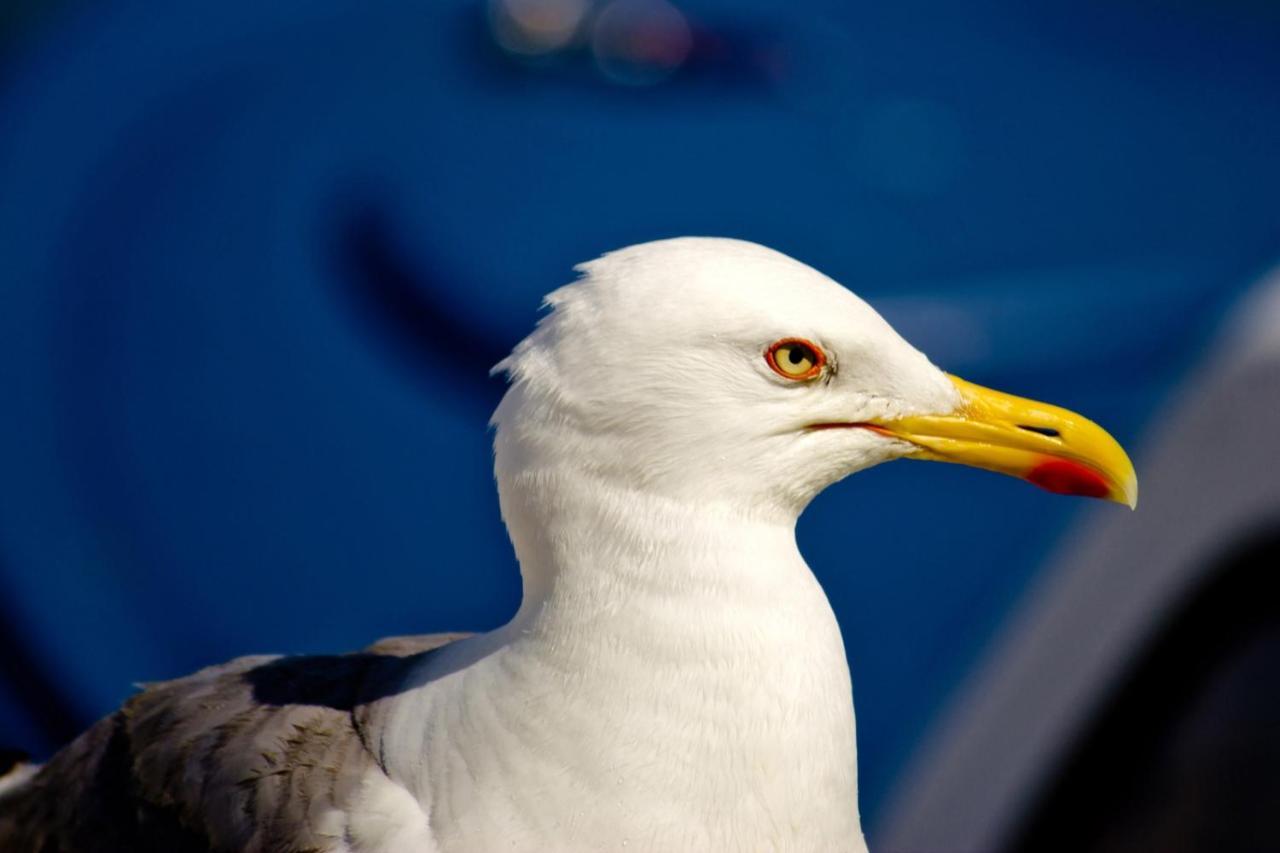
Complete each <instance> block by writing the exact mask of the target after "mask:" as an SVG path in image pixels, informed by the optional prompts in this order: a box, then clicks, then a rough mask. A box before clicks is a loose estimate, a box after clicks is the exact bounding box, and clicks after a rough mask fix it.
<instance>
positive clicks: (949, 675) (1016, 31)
mask: <svg viewBox="0 0 1280 853" xmlns="http://www.w3.org/2000/svg"><path fill="white" fill-rule="evenodd" d="M672 2H674V3H676V5H671V3H672ZM0 16H3V17H0V621H2V626H0V649H2V652H0V654H2V659H3V663H2V664H0V741H3V742H4V743H6V744H10V745H18V746H24V747H26V748H27V749H29V750H30V751H32V752H34V753H36V754H47V753H48V752H50V751H51V750H53V749H54V748H56V747H57V746H58V745H60V744H61V743H63V742H65V741H66V740H67V739H69V738H70V737H71V736H72V735H73V734H74V733H75V732H76V731H77V730H78V729H79V728H80V727H82V726H83V725H85V724H86V723H87V722H88V721H90V720H92V719H94V718H95V717H97V716H99V715H102V714H104V713H105V712H107V711H108V710H110V709H111V708H113V707H114V706H115V705H116V704H118V703H119V702H120V701H121V700H122V699H124V698H125V697H126V696H127V695H128V694H129V692H130V690H131V684H132V683H133V682H136V681H145V680H155V679H161V678H165V677H170V676H175V675H178V674H181V673H183V672H186V671H189V670H191V669H193V668H196V667H199V666H202V665H205V664H208V663H210V662H214V661H219V660H223V659H225V658H228V657H231V656H233V655H238V654H243V653H247V652H260V651H275V652H309V651H321V650H342V649H350V648H356V647H358V646H360V645H362V644H365V643H367V642H369V641H371V640H373V639H374V638H377V637H379V636H384V635H390V634H396V633H421V632H429V631H436V630H447V629H448V630H463V629H486V628H490V627H494V626H496V625H498V624H500V623H502V622H503V621H505V620H506V619H507V618H508V617H509V616H510V615H511V614H512V613H513V611H514V609H515V607H516V604H517V601H518V596H519V580H518V574H517V570H516V567H515V564H514V559H513V557H512V553H511V549H510V547H509V545H508V543H507V539H506V535H505V532H504V530H503V528H502V525H501V521H500V519H499V516H498V510H497V503H496V498H495V495H494V490H493V487H492V479H491V473H490V448H489V443H490V435H489V433H488V431H487V427H486V420H487V417H488V414H489V412H490V411H491V409H492V407H493V405H494V404H495V403H496V401H497V399H498V397H499V396H500V395H501V392H502V387H501V383H500V381H499V380H496V379H490V378H489V377H488V376H487V370H488V368H489V367H490V366H491V365H492V364H493V363H494V362H495V361H497V360H498V359H499V358H500V357H501V356H502V355H503V354H504V353H505V351H506V350H507V349H508V348H510V347H511V346H512V345H513V344H514V343H515V342H516V341H517V340H519V339H520V338H521V337H522V336H523V335H524V334H525V333H526V332H527V331H528V330H529V329H530V328H531V326H532V324H533V323H534V322H535V320H536V318H537V316H538V313H537V309H538V305H539V301H540V298H541V296H542V295H543V294H544V293H546V292H547V291H549V290H551V289H552V288H554V287H556V286H558V285H559V284H562V283H564V282H565V281H567V280H569V278H570V277H571V271H570V270H571V267H572V265H573V264H574V263H577V262H579V261H582V260H586V259H589V258H591V257H593V256H595V255H598V254H600V253H601V252H603V251H607V250H609V249H612V248H616V247H620V246H622V245H626V244H629V243H634V242H640V241H644V240H650V239H655V238H661V237H669V236H675V235H681V234H706V235H723V236H733V237H740V238H745V239H749V240H754V241H757V242H761V243H764V244H767V245H770V246H773V247H775V248H777V249H780V250H782V251H784V252H787V253H788V254H791V255H793V256H795V257H797V258H799V259H801V260H804V261H806V262H807V263H809V264H811V265H813V266H815V267H817V268H819V269H821V270H823V271H824V272H826V273H828V274H829V275H831V276H833V277H834V278H836V279H837V280H839V281H842V282H843V283H845V284H847V285H848V286H850V287H851V288H852V289H854V290H855V291H857V292H859V293H860V294H861V295H863V296H864V297H866V298H868V299H869V300H870V301H871V302H872V303H873V304H875V305H876V306H877V307H879V308H880V309H881V310H882V311H883V312H884V313H885V315H886V316H887V317H888V319H889V320H890V321H891V322H893V323H894V324H895V325H896V326H898V328H899V329H900V330H901V331H902V332H903V333H904V335H905V336H906V337H907V338H908V339H910V340H912V341H913V342H914V343H916V344H917V345H918V346H920V347H921V348H922V349H924V350H925V351H926V352H927V353H928V354H929V355H930V356H931V357H932V358H933V359H934V361H935V362H936V363H938V364H939V365H941V366H943V367H944V368H946V369H948V370H951V371H954V372H956V373H958V374H960V375H963V376H965V377H966V378H969V379H973V380H975V381H979V382H982V383H984V384H988V385H994V386H996V387H1000V388H1003V389H1006V390H1009V391H1013V392H1016V393H1023V394H1028V395H1033V396H1036V397H1039V398H1042V399H1048V400H1052V401H1054V402H1057V403H1060V404H1062V405H1065V406H1068V407H1070V408H1073V409H1076V410H1080V411H1083V412H1085V413H1087V414H1088V415H1090V416H1091V417H1093V418H1094V419H1096V420H1098V421H1099V422H1101V423H1103V424H1104V425H1106V426H1107V427H1108V428H1110V429H1111V430H1112V432H1113V433H1114V434H1115V435H1116V436H1117V438H1119V439H1120V440H1121V442H1122V443H1124V444H1125V445H1126V446H1137V447H1141V446H1142V441H1143V436H1144V435H1146V434H1147V430H1148V429H1149V427H1150V426H1151V423H1152V419H1153V418H1154V417H1155V416H1156V414H1157V413H1158V412H1159V411H1160V410H1161V406H1162V405H1163V404H1164V402H1165V401H1166V399H1167V398H1168V397H1169V396H1170V394H1171V392H1172V391H1173V390H1174V389H1176V388H1177V387H1178V386H1179V383H1180V382H1181V381H1182V380H1183V378H1184V377H1186V376H1187V375H1189V373H1190V372H1191V371H1194V370H1195V368H1196V365H1197V364H1198V363H1199V362H1200V361H1201V360H1202V359H1203V357H1204V354H1205V352H1206V347H1207V345H1208V343H1209V342H1210V341H1212V340H1213V339H1214V338H1215V336H1216V335H1217V334H1218V329H1219V324H1220V321H1221V319H1222V318H1223V317H1224V316H1225V315H1226V312H1228V311H1229V310H1230V308H1231V306H1232V305H1233V304H1234V302H1235V301H1236V300H1237V298H1238V297H1239V296H1240V295H1241V294H1242V293H1244V291H1245V289H1246V288H1247V286H1248V285H1249V284H1250V283H1251V282H1253V281H1254V280H1255V279H1256V278H1257V277H1258V276H1259V275H1260V274H1261V273H1262V272H1263V271H1264V270H1265V269H1266V268H1267V267H1268V266H1269V265H1270V264H1272V263H1273V262H1274V261H1275V260H1276V259H1277V255H1280V220H1278V217H1277V209H1278V208H1277V200H1278V199H1280V157H1278V156H1277V150H1278V149H1277V145H1278V143H1280V97H1278V93H1280V6H1277V5H1275V4H1272V3H1266V2H1245V0H1202V2H1183V3H1176V4H1152V3H1145V2H1136V0H1108V2H1101V0H1083V2H1081V0H1077V2H1071V3H1067V2H1056V0H1052V1H1051V2H1042V3H1036V4H1027V3H1016V2H1002V0H984V2H976V3H967V4H951V3H943V2H936V0H935V2H930V0H919V2H904V3H896V4H871V3H848V2H830V3H805V4H780V3H774V4H768V3H759V2H744V0H735V2H715V0H671V2H667V0H599V2H596V0H495V2H493V3H490V4H488V5H485V4H483V3H476V2H460V1H459V2H444V0H435V2H386V0H369V2H364V3H359V4H352V3H347V2H338V0H308V2H305V3H303V2H283V0H282V2H275V3H268V4H264V3H259V2H252V3H251V2H244V0H223V2H221V3H218V4H215V5H209V4H192V3H181V2H173V3H154V2H134V0H109V2H108V0H98V2H92V3H91V2H78V0H46V2H38V0H20V1H19V0H8V2H7V3H6V4H5V7H4V9H2V10H0ZM1099 511H1111V512H1120V511H1121V510H1118V509H1113V508H1111V507H1098V506H1094V505H1087V504H1086V503H1084V502H1080V501H1071V500H1065V499H1062V498H1058V497H1055V496H1052V495H1048V494H1042V493H1040V492H1038V491H1036V490H1032V489H1029V488H1027V487H1026V486H1025V485H1023V484H1020V483H1016V482H1014V481H1012V480H1006V479H1003V478H998V477H995V476H988V475H984V474H979V473H976V472H972V471H964V470H953V469H952V468H951V466H923V465H909V464H897V465H891V466H883V467H881V468H878V469H876V470H873V471H871V472H868V473H866V474H864V475H859V476H857V477H854V478H851V479H850V480H849V481H847V482H845V483H842V484H840V485H839V486H837V487H835V488H833V489H831V490H830V491H829V492H828V493H827V494H825V495H823V496H822V497H821V498H819V500H818V501H817V502H816V503H815V504H814V505H813V507H812V508H811V510H810V511H809V512H808V513H807V514H806V515H805V517H804V518H803V519H802V521H801V524H800V538H801V545H802V548H803V550H804V551H805V553H806V555H807V556H808V558H809V560H810V563H811V564H812V566H813V567H814V569H815V571H816V572H817V574H818V575H819V578H820V579H821V581H822V583H823V585H824V587H825V588H826V590H827V592H828V594H829V595H830V597H831V600H832V602H833V604H834V606H835V608H836V611H837V614H838V615H839V617H840V621H841V624H842V626H843V628H844V632H845V639H846V643H847V646H848V652H849V657H850V662H851V666H852V671H853V676H854V684H855V691H856V699H857V708H858V726H859V743H860V752H861V754H860V765H861V766H860V779H861V783H862V795H861V796H862V804H861V805H862V810H863V815H864V820H865V821H866V822H867V823H868V824H869V825H870V826H871V827H872V829H873V831H874V828H875V827H876V826H877V822H878V820H879V819H880V818H881V817H882V816H883V814H884V809H885V807H886V801H887V798H888V797H889V795H890V792H891V791H892V790H893V789H894V785H895V784H897V783H898V782H899V781H900V777H901V773H902V772H903V768H904V766H905V765H906V763H907V761H908V760H909V758H910V757H911V755H912V753H913V750H914V749H915V747H916V745H917V744H918V743H920V741H921V738H922V737H924V736H925V734H926V733H927V732H928V731H929V729H930V727H931V725H933V724H934V723H935V721H936V720H937V718H938V715H939V714H940V713H941V712H942V709H943V708H945V707H946V705H947V703H948V701H949V700H950V698H951V697H953V696H954V695H955V693H956V691H957V690H958V689H959V688H960V686H961V685H962V684H963V683H964V681H965V679H966V677H967V675H968V674H969V673H970V672H971V671H972V669H973V667H974V666H975V665H976V663H977V661H978V659H979V657H980V656H981V654H982V652H983V649H984V648H985V647H986V645H987V644H988V643H989V642H990V641H991V639H992V637H993V636H995V634H996V633H997V632H998V630H999V628H1000V626H1001V625H1002V623H1003V622H1004V621H1005V620H1006V618H1007V616H1008V614H1009V612H1010V610H1011V608H1013V607H1014V606H1015V604H1016V602H1018V601H1019V598H1020V596H1021V595H1022V594H1023V593H1024V591H1025V590H1026V589H1027V587H1028V584H1029V583H1031V581H1032V580H1033V579H1034V578H1035V576H1036V573H1037V572H1038V571H1039V570H1040V569H1041V567H1043V566H1044V565H1045V564H1046V561H1047V560H1048V558H1049V556H1050V555H1051V554H1052V553H1053V552H1054V550H1055V549H1056V548H1058V547H1059V546H1060V545H1061V542H1062V539H1063V537H1064V536H1065V533H1066V531H1067V530H1069V529H1070V528H1071V525H1072V524H1073V523H1075V522H1076V521H1078V520H1079V517H1080V515H1081V514H1082V513H1092V512H1099ZM873 837H874V835H873Z"/></svg>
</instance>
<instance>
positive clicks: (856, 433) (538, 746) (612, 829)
mask: <svg viewBox="0 0 1280 853" xmlns="http://www.w3.org/2000/svg"><path fill="white" fill-rule="evenodd" d="M577 270H578V272H579V273H580V274H581V275H580V277H579V279H578V280H577V281H575V282H574V283H572V284H569V285H567V286H565V287H562V288H560V289H558V290H556V291H554V292H553V293H551V294H550V295H549V296H548V297H547V299H546V304H547V307H548V308H549V311H548V313H546V314H545V315H544V317H543V318H542V320H541V321H540V322H539V324H538V325H537V327H536V329H535V330H534V331H533V333H532V334H530V335H529V336H528V337H527V338H525V339H524V340H523V341H522V342H521V343H519V344H518V345H517V346H516V347H515V349H514V351H512V353H511V354H510V356H508V357H507V358H506V359H504V360H503V361H502V362H500V363H499V364H498V365H497V366H496V367H495V368H494V370H495V372H499V373H502V374H505V375H506V376H507V378H508V379H509V386H508V389H507V391H506V394H505V396H504V397H503V399H502V401H501V403H500V404H499V405H498V408H497V410H496V412H495V413H494V415H493V419H492V425H493V427H494V428H495V440H494V459H495V462H494V470H495V475H496V479H497V484H498V493H499V498H500V506H501V510H502V517H503V519H504V521H505V522H506V525H507V530H508V532H509V534H510V537H511V541H512V543H513V545H514V547H515V552H516V555H517V557H518V559H519V563H520V570H521V575H522V578H523V600H522V603H521V605H520V607H519V610H518V612H517V613H516V615H515V616H514V618H512V620H511V621H510V622H509V623H508V624H506V625H505V626H504V627H501V628H499V629H497V630H495V631H492V632H489V633H484V634H475V635H466V634H439V635H428V636H420V637H402V638H393V639H389V640H383V641H381V642H379V643H376V644H374V645H373V646H370V647H369V648H367V649H365V650H364V651H361V652H357V653H352V654H345V655H333V656H306V657H279V656H274V657H272V656H259V657H245V658H240V659H237V660H233V661H231V662H229V663H225V664H222V665H218V666H212V667H209V668H207V669H204V670H201V671H199V672H196V673H195V674H192V675H188V676H186V677H183V678H178V679H176V680H173V681H167V682H162V683H156V684H150V685H144V686H143V689H142V690H141V691H140V692H139V693H137V694H135V695H134V696H133V697H132V698H130V699H129V700H128V701H127V702H126V703H125V704H124V705H123V706H122V707H121V708H120V709H119V710H117V711H116V712H115V713H113V714H111V715H110V716H108V717H106V718H104V719H103V720H101V721H100V722H98V723H97V724H96V725H94V726H93V727H92V728H90V729H89V730H88V731H86V732H85V733H84V734H82V735H81V736H80V737H79V738H78V739H76V740H75V741H73V742H72V743H71V744H70V745H68V746H66V747H65V748H63V749H62V750H61V751H60V752H58V753H57V754H56V755H55V756H54V757H53V758H52V759H51V760H50V761H49V762H48V763H46V764H45V765H43V766H42V767H39V768H34V767H31V766H22V767H19V768H18V770H17V771H16V774H17V775H14V776H13V778H11V779H10V780H9V784H8V785H7V786H6V787H5V788H3V789H0V790H3V793H2V794H0V850H4V851H17V850H24V851H25V850H41V851H99V850H101V851H184V850H202V851H203V850H209V851H350V852H351V853H356V852H357V851H359V853H365V851H391V852H392V853H400V851H406V853H408V852H409V851H494V850H520V851H523V850H537V851H554V850H566V851H571V850H622V849H629V850H657V851H673V850H749V851H758V850H780V851H782V850H785V851H841V850H847V851H864V850H866V842H865V840H864V837H863V832H862V828H861V823H860V819H859V815H858V790H857V753H856V744H855V736H854V710H853V700H852V690H851V686H850V677H849V669H848V664H847V662H846V660H845V654H844V646H843V643H842V641H841V636H840V628H839V626H838V625H837V623H836V618H835V615H834V614H833V612H832V609H831V606H830V604H829V603H828V601H827V598H826V596H825V595H824V593H823V591H822V588H821V587H820V586H819V584H818V581H817V580H816V579H815V577H814V574H813V573H812V572H811V571H810V569H809V566H808V565H807V564H806V563H805V560H804V558H803V557H802V556H801V555H800V552H799V550H798V548H797V546H796V540H795V524H796V520H797V518H798V516H799V515H800V513H801V512H802V511H803V509H804V508H805V506H806V505H807V504H808V503H809V501H810V500H812V499H813V497H814V496H815V495H817V494H818V493H819V492H821V491H822V490H823V489H824V488H825V487H827V486H829V485H831V484H832V483H834V482H836V481H837V480H840V479H841V478H843V477H846V476H848V475H849V474H852V473H854V472H857V471H860V470H862V469H864V468H868V467H870V466H872V465H876V464H878V463H881V462H887V461H889V460H893V459H899V458H911V459H927V460H935V461H943V462H954V463H961V464H966V465H972V466H976V467H979V468H986V469H990V470H993V471H998V472H1001V473H1004V474H1009V475H1013V476H1016V477H1021V478H1023V479H1025V480H1028V481H1030V482H1032V483H1035V484H1037V485H1039V486H1041V487H1043V488H1046V489H1049V490H1051V491H1054V492H1059V493H1064V494H1079V495H1086V496H1091V497H1098V498H1105V499H1109V500H1112V501H1117V502H1119V503H1123V504H1127V505H1128V506H1130V507H1134V506H1135V505H1136V502H1137V495H1138V490H1137V480H1136V476H1135V474H1134V469H1133V466H1132V464H1131V463H1130V461H1129V459H1128V457H1127V456H1126V455H1125V452H1124V451H1123V450H1122V449H1121V447H1120V446H1119V444H1117V443H1116V442H1115V440H1114V439H1112V438H1111V436H1109V435H1108V434H1107V433H1106V432H1105V431H1104V430H1103V429H1102V428H1101V427H1099V426H1097V425H1096V424H1094V423H1092V422H1091V421H1089V420H1087V419H1085V418H1083V417H1081V416H1080V415H1077V414H1074V413H1072V412H1069V411H1067V410H1065V409H1061V408H1057V407H1055V406H1050V405H1047V404H1044V403H1038V402H1034V401H1032V400H1026V399H1022V398H1020V397H1015V396H1011V395H1008V394H1004V393H1000V392H998V391H993V390H990V389H987V388H983V387H981V386H978V385H974V384H972V383H969V382H966V381H964V380H961V379H958V378H956V377H954V376H951V375H949V374H947V373H944V372H943V371H942V370H940V369H938V368H937V367H935V366H934V365H933V364H931V363H930V361H929V360H928V359H927V358H926V357H925V356H924V355H923V354H921V353H920V352H919V351H918V350H916V349H915V348H914V347H912V346H911V345H910V344H908V343H907V342H906V341H905V340H903V339H902V338H901V337H900V336H899V335H898V334H897V333H896V332H895V331H894V330H893V329H892V328H891V327H890V326H889V324H888V323H886V322H885V321H884V320H883V319H882V318H881V317H880V316H879V315H878V314H877V313H876V312H875V311H874V310H873V309H872V308H871V307H870V306H869V305H867V303H865V302H863V301H862V300H861V299H859V298H858V297H857V296H855V295H854V294H853V293H852V292H850V291H849V290H846V289H845V288H844V287H842V286H841V285H839V284H837V283H836V282H835V281H833V280H831V279H829V278H827V277H826V276H824V275H822V274H821V273H819V272H817V271H816V270H814V269H812V268H810V267H808V266H806V265H804V264H802V263H800V262H798V261H796V260H793V259H792V258H790V257H787V256H786V255H783V254H781V253H779V252H776V251H773V250H771V249H768V248H765V247H763V246H759V245H756V244H753V243H748V242H743V241H739V240H730V239H722V238H692V237H685V238H677V239H671V240H663V241H658V242H652V243H646V244H642V245H637V246H631V247H629V248H625V249H621V250H618V251H615V252H612V253H609V254H606V255H604V256H603V257H601V258H599V259H597V260H595V261H591V262H589V263H586V264H583V265H581V266H579V267H578V268H577ZM870 568H873V567H870Z"/></svg>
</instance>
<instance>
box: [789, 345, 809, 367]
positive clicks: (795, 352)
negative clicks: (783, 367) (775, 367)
mask: <svg viewBox="0 0 1280 853" xmlns="http://www.w3.org/2000/svg"><path fill="white" fill-rule="evenodd" d="M808 358H809V354H808V353H807V352H805V351H804V348H803V347H787V361H789V362H791V363H792V364H800V363H801V362H802V361H807V360H808Z"/></svg>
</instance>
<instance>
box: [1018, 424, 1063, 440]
mask: <svg viewBox="0 0 1280 853" xmlns="http://www.w3.org/2000/svg"><path fill="white" fill-rule="evenodd" d="M1018 429H1025V430H1026V431H1027V432H1034V433H1037V434H1039V435H1047V436H1048V437H1049V438H1058V437H1059V436H1061V435H1062V433H1060V432H1058V431H1057V430H1056V429H1054V428H1053V427H1038V426H1028V425H1027V424H1018Z"/></svg>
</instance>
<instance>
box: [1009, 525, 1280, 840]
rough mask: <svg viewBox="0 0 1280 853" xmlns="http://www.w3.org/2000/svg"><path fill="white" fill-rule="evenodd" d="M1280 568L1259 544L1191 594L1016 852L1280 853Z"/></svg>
mask: <svg viewBox="0 0 1280 853" xmlns="http://www.w3.org/2000/svg"><path fill="white" fill-rule="evenodd" d="M1270 529H1275V526H1274V525H1273V526H1271V527H1270ZM1277 567H1280V539H1276V538H1264V539H1261V540H1255V541H1253V542H1252V543H1250V544H1248V545H1247V546H1246V547H1244V548H1242V549H1240V550H1239V551H1237V552H1236V553H1234V554H1233V555H1231V556H1230V557H1229V558H1228V559H1226V560H1224V561H1223V564H1222V566H1221V568H1220V569H1219V570H1218V571H1216V572H1213V573H1211V574H1210V575H1209V576H1208V580H1207V581H1206V582H1205V583H1203V584H1202V585H1200V586H1199V587H1198V588H1196V589H1193V590H1191V591H1190V593H1189V594H1188V595H1187V596H1186V597H1185V598H1184V600H1183V602H1182V603H1181V604H1180V605H1179V606H1178V607H1177V608H1175V609H1174V610H1173V612H1172V613H1171V614H1170V618H1168V619H1167V620H1166V622H1165V627H1164V628H1163V630H1162V631H1160V632H1159V633H1158V634H1157V635H1156V636H1155V637H1153V638H1152V639H1151V641H1150V642H1149V643H1148V644H1147V647H1146V648H1145V649H1144V650H1143V651H1142V653H1141V654H1138V655H1135V657H1134V662H1135V665H1134V666H1132V667H1131V668H1130V671H1129V674H1128V675H1127V676H1126V677H1125V678H1124V679H1123V680H1122V682H1121V685H1120V687H1119V688H1118V689H1116V690H1115V692H1114V693H1113V695H1112V696H1111V697H1110V699H1109V700H1108V701H1107V702H1106V704H1105V706H1104V708H1103V709H1102V711H1101V712H1100V713H1099V714H1098V715H1097V717H1096V718H1095V721H1094V723H1093V725H1092V727H1091V729H1090V730H1089V731H1088V732H1087V733H1086V734H1085V735H1084V736H1083V737H1082V738H1081V739H1080V741H1079V742H1078V744H1077V745H1076V746H1075V747H1074V748H1073V749H1072V750H1071V751H1070V753H1069V754H1070V758H1069V759H1068V761H1067V762H1066V763H1065V766H1064V767H1063V768H1062V769H1061V771H1060V772H1059V774H1058V776H1057V780H1056V782H1054V783H1053V784H1052V785H1051V786H1050V787H1049V788H1048V790H1046V791H1044V792H1043V793H1042V794H1041V796H1040V797H1039V801H1038V803H1037V805H1036V807H1035V808H1033V809H1031V810H1030V811H1029V812H1028V820H1027V822H1026V823H1025V825H1024V826H1023V828H1022V829H1021V830H1020V832H1019V833H1018V834H1017V838H1016V841H1015V842H1014V843H1013V844H1012V845H1011V846H1010V847H1009V850H1010V851H1028V853H1030V851H1037V853H1038V851H1046V850H1048V851H1053V850H1064V851H1066V850H1071V851H1077V853H1111V851H1115V853H1120V851H1134V850H1152V851H1160V853H1180V851H1187V853H1191V851H1203V850H1213V851H1218V853H1231V851H1255V850H1256V851H1262V850H1277V849H1280V823H1277V822H1276V811H1275V807H1276V804H1277V803H1280V725H1278V724H1277V721H1278V720H1280V678H1277V677H1276V676H1277V673H1280V599H1277V598H1276V596H1275V594H1274V588H1275V572H1276V569H1277Z"/></svg>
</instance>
